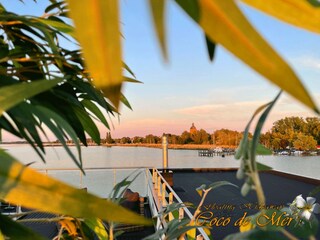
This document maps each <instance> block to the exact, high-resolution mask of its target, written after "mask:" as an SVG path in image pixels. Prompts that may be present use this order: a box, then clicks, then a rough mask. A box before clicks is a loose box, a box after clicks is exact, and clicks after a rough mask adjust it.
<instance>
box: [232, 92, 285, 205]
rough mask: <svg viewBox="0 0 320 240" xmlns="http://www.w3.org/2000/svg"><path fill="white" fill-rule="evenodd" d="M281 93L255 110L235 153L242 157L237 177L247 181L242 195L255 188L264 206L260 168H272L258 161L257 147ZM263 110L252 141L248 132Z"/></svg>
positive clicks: (260, 202) (236, 157)
mask: <svg viewBox="0 0 320 240" xmlns="http://www.w3.org/2000/svg"><path fill="white" fill-rule="evenodd" d="M280 95H281V92H280V93H279V94H278V95H277V97H276V98H275V99H274V100H273V101H272V102H270V103H267V104H264V105H262V106H261V107H259V108H258V109H257V110H256V111H255V113H254V114H253V116H252V118H251V119H250V121H249V123H248V124H247V126H246V128H245V130H244V134H243V138H242V140H241V142H240V144H239V147H238V149H237V152H236V154H235V159H241V162H240V168H239V169H238V171H237V178H239V179H243V178H246V180H245V183H244V185H243V186H242V189H241V193H242V195H243V196H245V195H247V194H248V193H249V191H250V190H251V189H255V190H256V192H257V197H258V201H259V204H261V205H263V206H264V205H265V196H264V193H263V189H262V186H261V182H260V178H259V170H262V168H263V170H267V169H271V168H269V167H268V166H265V165H262V164H258V163H257V162H256V154H257V148H258V146H259V138H260V132H261V129H262V126H263V124H264V122H265V120H266V118H267V116H268V114H269V112H270V111H271V109H272V107H273V106H274V104H275V103H276V101H277V100H278V98H279V97H280ZM264 109H265V110H264ZM263 110H264V112H263V113H262V114H261V116H260V118H259V120H258V122H257V125H256V128H255V130H254V134H253V138H252V141H251V142H250V141H249V138H248V134H249V129H250V126H251V124H252V121H253V120H254V118H255V117H256V116H257V115H258V114H259V113H260V112H261V111H263ZM260 148H262V146H260ZM264 152H266V153H268V151H264Z"/></svg>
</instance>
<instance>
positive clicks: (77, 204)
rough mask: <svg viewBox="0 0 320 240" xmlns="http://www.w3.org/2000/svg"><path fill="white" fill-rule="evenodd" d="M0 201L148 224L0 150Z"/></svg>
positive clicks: (109, 219)
mask: <svg viewBox="0 0 320 240" xmlns="http://www.w3.org/2000/svg"><path fill="white" fill-rule="evenodd" d="M0 158H1V169H0V198H1V199H4V200H6V201H8V202H11V203H13V204H21V205H23V206H25V207H29V208H34V209H38V210H42V211H48V212H51V213H56V214H64V215H70V216H73V217H83V218H101V219H103V220H106V221H114V222H121V223H133V224H151V223H150V221H149V220H147V219H145V218H143V217H141V216H139V215H137V214H135V213H133V212H130V211H129V210H126V209H125V208H123V207H121V206H118V205H116V204H114V203H112V202H110V201H108V200H104V199H101V198H98V197H96V196H94V195H92V194H89V193H86V192H85V191H82V190H80V189H76V188H74V187H71V186H69V185H67V184H65V183H62V182H60V181H58V180H55V179H53V178H51V177H49V176H45V175H43V174H41V173H39V172H37V171H35V170H33V169H31V168H29V167H26V166H24V165H23V164H21V163H19V162H18V161H17V160H15V159H14V158H13V157H11V156H10V155H8V154H7V153H6V152H5V151H3V150H0Z"/></svg>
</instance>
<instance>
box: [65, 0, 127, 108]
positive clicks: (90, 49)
mask: <svg viewBox="0 0 320 240" xmlns="http://www.w3.org/2000/svg"><path fill="white" fill-rule="evenodd" d="M67 2H68V6H69V8H70V16H71V18H72V19H73V21H74V24H75V26H76V29H75V35H76V38H77V40H78V41H79V43H80V44H81V46H82V48H83V56H84V59H85V62H86V65H87V67H88V69H89V72H90V75H91V76H92V77H93V83H94V84H95V86H96V87H97V88H99V89H101V90H103V92H104V94H105V95H106V96H107V97H108V98H109V99H110V101H111V102H112V103H113V105H114V106H115V107H116V108H118V106H119V100H120V91H121V86H122V81H123V79H122V66H123V64H122V59H121V44H120V37H121V36H120V22H119V9H118V0H84V1H82V2H81V4H79V1H77V0H67ZM89 36H90V37H89ZM92 39H94V44H92Z"/></svg>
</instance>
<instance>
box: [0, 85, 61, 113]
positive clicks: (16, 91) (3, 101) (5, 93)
mask: <svg viewBox="0 0 320 240" xmlns="http://www.w3.org/2000/svg"><path fill="white" fill-rule="evenodd" d="M61 81H62V80H61V79H56V80H50V81H48V80H42V81H35V82H31V83H19V84H14V85H10V86H6V87H2V88H0V115H2V114H3V112H5V111H6V110H8V109H9V108H11V107H13V106H15V105H16V104H18V103H20V102H21V101H23V100H24V99H26V98H30V97H32V96H34V95H36V94H38V93H41V92H44V91H47V90H49V89H50V88H52V87H54V86H56V85H57V84H58V83H60V82H61Z"/></svg>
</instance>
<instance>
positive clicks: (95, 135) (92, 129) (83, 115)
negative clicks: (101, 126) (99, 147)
mask: <svg viewBox="0 0 320 240" xmlns="http://www.w3.org/2000/svg"><path fill="white" fill-rule="evenodd" d="M73 111H74V112H75V114H76V115H77V117H78V119H79V120H80V122H81V125H82V126H83V129H84V130H85V131H86V132H87V133H88V134H89V136H90V137H91V138H92V140H93V141H94V142H95V143H97V144H100V132H99V130H98V128H97V126H96V124H95V123H94V122H93V120H92V119H91V118H90V116H89V114H88V113H87V112H86V111H82V109H79V108H78V107H74V108H73Z"/></svg>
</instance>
